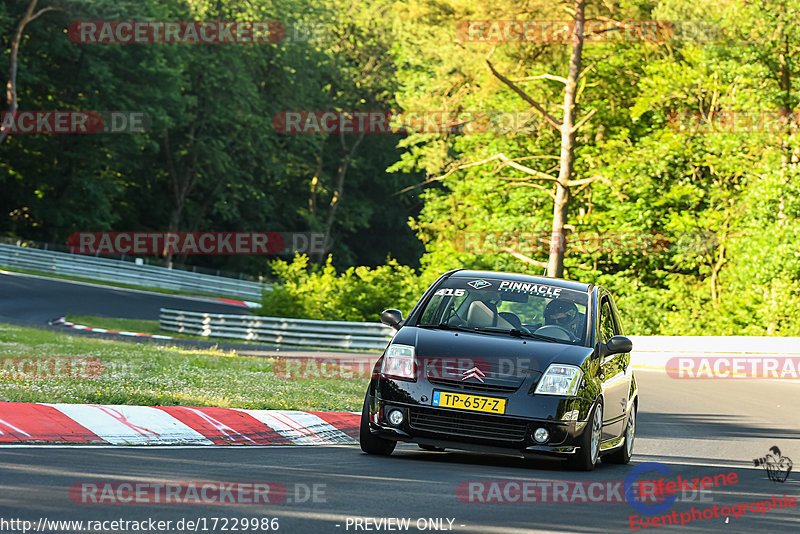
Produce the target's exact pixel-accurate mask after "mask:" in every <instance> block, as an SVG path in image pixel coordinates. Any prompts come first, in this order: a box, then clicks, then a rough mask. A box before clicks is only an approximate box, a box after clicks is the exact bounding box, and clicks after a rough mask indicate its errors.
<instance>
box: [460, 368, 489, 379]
mask: <svg viewBox="0 0 800 534" xmlns="http://www.w3.org/2000/svg"><path fill="white" fill-rule="evenodd" d="M463 375H464V376H463V377H462V378H461V381H462V382H463V381H464V380H469V379H470V378H475V379H477V380H480V381H481V382H483V379H484V378H485V377H486V375H485V374H483V371H481V370H480V369H478V368H477V367H473V368H472V369H470V370H469V371H464V373H463Z"/></svg>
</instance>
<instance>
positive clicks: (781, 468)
mask: <svg viewBox="0 0 800 534" xmlns="http://www.w3.org/2000/svg"><path fill="white" fill-rule="evenodd" d="M753 463H754V464H755V466H756V467H758V466H759V465H760V466H762V467H763V468H764V469H765V470H766V471H767V476H768V477H769V479H770V480H771V481H773V482H786V479H787V478H789V473H791V472H792V460H791V459H790V458H788V457H787V456H781V450H780V449H779V448H778V447H777V446H775V445H773V446H772V447H770V448H769V453H767V455H766V456H762V457H761V458H754V459H753Z"/></svg>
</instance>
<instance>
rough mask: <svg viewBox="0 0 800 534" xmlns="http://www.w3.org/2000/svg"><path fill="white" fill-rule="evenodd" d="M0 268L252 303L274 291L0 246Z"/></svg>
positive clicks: (195, 275)
mask: <svg viewBox="0 0 800 534" xmlns="http://www.w3.org/2000/svg"><path fill="white" fill-rule="evenodd" d="M0 266H5V267H10V268H17V269H29V270H34V271H42V272H47V273H53V274H61V275H68V276H79V277H82V278H88V279H92V280H100V281H104V282H118V283H123V284H131V285H139V286H143V287H158V288H161V289H172V290H175V291H190V292H196V293H207V294H210V295H221V296H230V297H239V298H242V299H247V300H251V301H260V300H261V293H262V291H263V290H264V289H266V290H269V289H271V288H270V286H269V285H267V284H261V283H259V282H250V281H248V280H237V279H235V278H226V277H223V276H214V275H210V274H201V273H192V272H189V271H179V270H175V269H167V268H166V267H159V266H156V265H137V264H135V263H132V262H129V261H122V260H115V259H111V258H98V257H94V256H82V255H79V254H69V253H66V252H55V251H52V250H41V249H36V248H29V247H17V246H13V245H5V244H0Z"/></svg>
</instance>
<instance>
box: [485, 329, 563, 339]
mask: <svg viewBox="0 0 800 534" xmlns="http://www.w3.org/2000/svg"><path fill="white" fill-rule="evenodd" d="M475 330H478V331H482V332H499V333H501V334H509V335H511V336H514V337H529V338H531V339H539V340H542V341H547V342H550V343H558V342H560V341H561V340H559V339H556V338H554V337H549V336H542V335H540V334H534V333H533V332H526V331H524V330H520V329H519V328H511V329H508V328H488V327H476V328H475Z"/></svg>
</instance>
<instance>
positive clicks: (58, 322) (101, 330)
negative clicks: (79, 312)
mask: <svg viewBox="0 0 800 534" xmlns="http://www.w3.org/2000/svg"><path fill="white" fill-rule="evenodd" d="M47 324H49V325H50V326H64V327H67V328H74V329H75V330H85V331H86V332H99V333H101V334H117V335H120V336H131V337H152V338H154V339H175V338H174V337H170V336H162V335H159V334H140V333H139V332H122V331H120V330H107V329H105V328H93V327H91V326H85V325H82V324H75V323H70V322H69V321H67V320H66V317H59V318H58V319H51V320H50V321H47Z"/></svg>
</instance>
